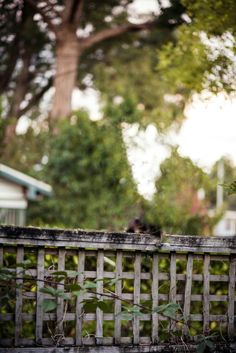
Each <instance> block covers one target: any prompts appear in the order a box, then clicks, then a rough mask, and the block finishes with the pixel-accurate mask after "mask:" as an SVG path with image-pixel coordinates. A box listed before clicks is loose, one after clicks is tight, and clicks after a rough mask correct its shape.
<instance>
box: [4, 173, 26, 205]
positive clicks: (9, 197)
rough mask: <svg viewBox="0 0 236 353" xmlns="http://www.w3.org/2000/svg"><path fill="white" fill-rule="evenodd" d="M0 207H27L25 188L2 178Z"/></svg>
mask: <svg viewBox="0 0 236 353" xmlns="http://www.w3.org/2000/svg"><path fill="white" fill-rule="evenodd" d="M0 208H14V209H26V208H27V200H26V197H25V193H24V188H23V187H22V186H20V185H16V184H14V183H12V182H10V181H8V180H6V179H4V178H0Z"/></svg>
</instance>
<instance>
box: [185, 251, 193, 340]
mask: <svg viewBox="0 0 236 353" xmlns="http://www.w3.org/2000/svg"><path fill="white" fill-rule="evenodd" d="M192 275H193V254H188V258H187V274H186V284H185V292H184V322H185V325H184V326H183V334H184V335H185V336H187V335H188V331H189V326H188V324H189V317H190V305H191V287H192Z"/></svg>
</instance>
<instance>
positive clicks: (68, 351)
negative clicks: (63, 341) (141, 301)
mask: <svg viewBox="0 0 236 353" xmlns="http://www.w3.org/2000/svg"><path fill="white" fill-rule="evenodd" d="M167 347H168V349H170V351H171V352H183V349H186V345H180V344H179V345H172V346H170V345H168V346H167V345H164V344H162V345H158V346H150V345H146V346H145V345H143V346H138V347H137V346H136V347H135V346H127V347H126V348H125V350H124V348H123V347H117V346H116V347H115V346H113V347H109V346H100V347H95V346H91V347H71V348H67V347H66V348H63V347H57V348H56V351H55V348H54V347H45V348H40V347H38V348H37V353H124V352H126V353H149V352H153V353H157V352H166V349H167ZM33 352H35V351H32V348H19V349H18V350H17V353H33ZM188 352H190V353H191V352H196V345H194V344H190V345H188ZM0 353H16V351H15V350H14V348H0Z"/></svg>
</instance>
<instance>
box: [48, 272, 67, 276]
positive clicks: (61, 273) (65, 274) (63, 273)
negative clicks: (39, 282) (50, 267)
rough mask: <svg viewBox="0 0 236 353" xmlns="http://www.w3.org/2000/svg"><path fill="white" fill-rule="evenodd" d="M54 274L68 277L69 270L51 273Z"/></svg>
mask: <svg viewBox="0 0 236 353" xmlns="http://www.w3.org/2000/svg"><path fill="white" fill-rule="evenodd" d="M51 275H52V276H60V277H61V276H63V277H67V272H66V271H55V272H52V273H51Z"/></svg>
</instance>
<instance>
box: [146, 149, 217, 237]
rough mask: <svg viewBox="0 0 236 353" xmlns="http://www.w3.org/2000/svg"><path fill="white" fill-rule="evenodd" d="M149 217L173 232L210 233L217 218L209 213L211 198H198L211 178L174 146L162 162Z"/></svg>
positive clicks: (148, 213) (148, 212)
mask: <svg viewBox="0 0 236 353" xmlns="http://www.w3.org/2000/svg"><path fill="white" fill-rule="evenodd" d="M160 169H161V176H160V177H159V178H158V179H157V181H156V188H157V192H156V194H155V195H154V198H153V200H152V202H151V203H150V206H149V207H148V210H147V211H146V219H147V220H148V222H150V223H152V224H159V225H160V227H161V228H162V229H163V230H165V231H167V232H170V233H173V234H174V233H177V234H193V235H196V234H209V232H210V231H211V227H212V225H213V224H214V221H215V220H214V219H210V218H209V217H208V207H209V199H204V198H203V199H201V198H199V196H198V195H199V189H204V190H208V189H209V188H210V185H211V184H210V178H209V176H208V175H207V174H206V173H204V172H203V171H202V169H201V168H198V167H197V166H195V165H194V164H193V162H192V161H191V160H190V159H189V158H185V157H181V156H180V155H179V154H178V152H177V150H176V149H174V150H173V151H172V154H171V156H170V157H169V158H167V159H166V160H165V161H164V162H163V163H162V164H161V166H160Z"/></svg>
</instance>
